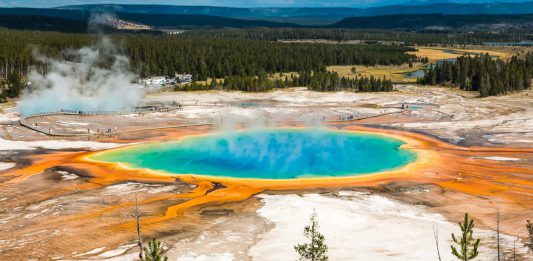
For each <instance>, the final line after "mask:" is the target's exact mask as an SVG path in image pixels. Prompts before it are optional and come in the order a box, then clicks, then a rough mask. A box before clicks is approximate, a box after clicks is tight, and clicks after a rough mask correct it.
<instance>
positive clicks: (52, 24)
mask: <svg viewBox="0 0 533 261" xmlns="http://www.w3.org/2000/svg"><path fill="white" fill-rule="evenodd" d="M101 11H102V10H100V11H97V10H95V9H88V10H71V9H39V8H0V18H2V19H0V27H7V28H16V29H33V30H56V31H68V32H83V31H84V30H85V31H87V29H84V28H88V27H87V26H86V25H87V24H88V21H89V20H90V19H91V16H92V15H93V14H94V13H98V12H101ZM114 16H115V17H116V18H118V19H122V20H126V21H131V22H137V23H140V24H145V25H149V26H151V27H155V28H156V29H195V28H196V29H197V28H257V27H269V28H346V29H400V30H417V31H420V30H423V31H441V32H449V31H463V32H464V31H477V32H480V31H489V32H524V33H533V14H511V15H509V14H478V15H471V14H454V15H445V14H440V13H434V14H395V15H378V16H354V17H348V18H344V19H339V20H334V22H331V23H329V24H326V25H301V24H296V23H288V22H286V23H282V22H279V20H275V21H271V20H267V19H250V18H233V17H222V16H214V15H205V14H189V13H188V14H167V13H159V14H158V13H128V12H114ZM69 21H72V23H69Z"/></svg>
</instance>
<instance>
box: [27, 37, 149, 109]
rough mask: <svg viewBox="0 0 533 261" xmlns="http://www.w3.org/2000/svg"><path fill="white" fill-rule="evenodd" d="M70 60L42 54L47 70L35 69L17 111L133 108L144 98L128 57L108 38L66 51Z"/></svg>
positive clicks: (29, 77) (41, 59)
mask: <svg viewBox="0 0 533 261" xmlns="http://www.w3.org/2000/svg"><path fill="white" fill-rule="evenodd" d="M66 56H67V57H69V60H70V61H61V60H56V59H52V58H48V57H44V56H40V55H35V57H36V59H38V60H39V61H41V62H42V63H44V64H46V65H47V67H48V72H47V73H46V74H43V73H40V72H38V71H37V70H35V69H33V70H32V71H31V72H30V73H29V75H28V81H29V82H31V85H30V86H29V87H28V88H26V89H25V91H24V93H23V96H22V99H21V101H20V102H19V104H18V106H17V110H18V111H19V112H20V113H21V114H23V115H28V114H32V113H39V112H53V111H58V110H60V109H67V110H80V111H115V110H125V109H131V108H134V107H135V106H136V105H138V104H139V103H140V102H141V101H142V98H143V95H144V93H143V91H142V89H141V88H140V86H139V85H138V84H134V83H132V82H133V80H134V79H135V75H134V74H133V73H132V72H131V71H130V64H129V60H128V58H127V57H125V56H124V55H120V54H118V52H117V50H116V48H115V46H114V45H113V44H112V42H111V40H110V39H109V38H105V37H104V38H103V39H102V40H101V41H100V42H99V43H98V44H97V45H96V46H92V47H84V48H81V49H79V50H71V51H67V52H66Z"/></svg>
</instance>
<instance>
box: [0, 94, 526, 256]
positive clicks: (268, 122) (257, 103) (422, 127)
mask: <svg viewBox="0 0 533 261" xmlns="http://www.w3.org/2000/svg"><path fill="white" fill-rule="evenodd" d="M397 89H398V90H397V91H395V92H391V93H349V92H337V93H317V92H310V91H307V90H305V89H302V88H295V89H289V90H284V91H273V92H268V93H240V92H220V91H210V92H173V93H160V94H153V95H150V96H148V97H146V102H150V103H153V102H169V101H176V102H179V103H181V104H183V109H182V110H177V111H172V112H167V113H151V114H145V115H136V114H132V115H114V116H95V117H80V116H52V117H41V118H32V119H30V123H32V124H37V126H39V127H41V128H47V129H58V130H59V129H60V130H62V131H69V130H72V132H80V130H82V129H87V128H89V129H104V128H105V129H107V128H111V129H113V130H114V133H112V134H110V135H107V134H106V135H91V136H72V137H50V136H46V135H44V134H40V133H36V132H34V131H31V130H28V129H27V128H24V127H22V126H20V125H19V124H17V120H18V117H19V116H18V115H17V114H16V113H15V112H14V111H13V107H12V105H10V106H4V107H3V108H2V110H3V112H4V113H3V114H1V115H0V178H2V179H1V180H2V182H4V181H5V180H6V177H4V176H3V175H2V173H1V172H2V171H7V170H9V169H12V168H14V167H15V168H16V167H20V166H23V165H25V164H28V163H29V162H28V161H27V160H24V158H25V156H26V155H31V154H41V153H49V152H52V151H58V150H68V151H78V150H98V149H105V148H111V147H116V146H120V145H121V144H127V143H133V142H140V141H144V140H150V139H155V138H157V137H158V136H160V135H163V133H162V132H160V131H158V130H159V129H161V128H168V127H178V126H179V127H180V128H181V129H183V130H181V129H180V130H176V131H183V132H190V131H191V130H190V129H188V127H186V126H187V125H190V124H198V123H200V124H213V125H212V127H209V128H214V130H224V129H225V128H232V127H234V125H235V124H236V123H241V124H245V125H246V126H250V127H262V126H272V125H277V124H279V123H281V122H285V123H287V122H291V121H295V120H297V121H303V122H305V124H306V125H308V126H321V125H327V123H325V122H324V121H336V120H339V117H340V119H342V118H343V117H347V116H349V115H353V116H354V117H355V118H357V119H361V120H359V121H356V122H352V123H350V124H367V125H370V126H377V127H381V128H394V129H401V130H408V131H414V132H422V133H424V134H427V135H430V136H434V137H438V138H439V139H442V140H445V141H447V142H450V143H454V144H458V145H461V146H466V147H469V146H486V147H522V148H531V147H533V93H531V92H522V93H517V94H512V95H507V96H498V97H489V98H483V99H480V98H477V97H476V96H475V94H473V93H469V92H463V91H459V90H456V89H445V88H430V87H419V86H414V85H399V86H397ZM402 105H409V109H406V110H403V109H401V106H402ZM341 124H342V123H341ZM206 126H207V125H206ZM209 126H210V125H209ZM195 128H196V127H195ZM198 128H201V127H198ZM487 159H488V160H491V161H495V162H507V163H509V162H512V164H515V165H517V166H532V165H533V159H532V157H531V156H530V155H529V156H525V157H524V156H523V155H520V156H517V157H512V156H508V155H506V156H505V157H503V156H499V155H492V156H490V157H488V158H487ZM523 179H524V180H526V181H529V182H530V181H532V180H533V177H529V176H524V177H523ZM191 189H192V187H190V185H187V184H184V183H179V182H178V183H175V184H174V183H173V184H150V183H137V182H122V183H119V184H112V185H106V186H102V185H100V184H94V183H92V182H91V181H90V180H88V179H87V177H84V176H83V175H80V173H73V172H70V171H69V170H65V169H57V168H55V169H49V170H47V171H46V172H44V174H43V175H37V176H32V177H31V178H29V179H27V180H25V181H23V182H21V183H19V184H14V185H12V184H10V185H6V184H2V189H0V209H1V211H0V223H1V224H2V227H1V228H0V259H4V258H11V259H15V260H26V259H30V258H33V259H39V258H44V259H46V258H55V259H78V260H86V259H90V260H102V259H110V260H134V259H135V256H136V252H137V248H136V247H135V231H128V230H124V231H122V230H121V231H118V232H113V233H111V234H109V232H106V229H109V228H110V227H112V226H113V225H114V224H116V225H118V224H120V223H121V222H124V220H131V219H132V218H133V216H132V213H133V212H132V211H133V208H132V206H131V204H129V203H131V200H132V198H133V196H134V194H135V192H138V193H140V194H142V197H143V200H146V201H147V202H149V201H150V200H156V199H157V198H160V197H168V199H166V200H164V201H157V203H147V204H143V205H142V209H143V211H145V214H146V215H155V214H157V213H161V212H162V211H164V208H165V206H167V205H168V204H175V203H176V202H179V201H180V200H181V199H180V200H177V199H172V195H173V194H176V193H186V192H188V191H190V190H191ZM530 189H531V194H532V195H533V188H530ZM435 191H438V188H435V187H431V186H418V187H417V186H411V185H408V186H400V188H391V189H390V190H385V191H384V190H383V189H379V190H376V189H371V188H341V189H336V190H328V191H295V192H292V193H283V194H279V193H270V192H267V193H264V194H260V195H258V196H254V197H252V198H250V199H248V200H246V201H244V202H235V203H227V204H223V205H216V206H206V207H203V208H200V209H198V210H196V212H197V213H195V214H194V215H193V214H191V215H187V216H185V217H183V218H180V219H177V220H172V221H170V222H166V223H165V224H164V225H162V226H160V227H157V228H155V229H153V230H151V231H150V232H148V231H147V232H146V233H147V234H148V235H147V237H149V236H156V237H158V238H159V239H161V240H162V241H163V242H164V244H165V245H166V246H167V247H168V248H169V252H168V255H169V257H170V259H171V260H274V259H278V260H280V259H281V260H286V259H294V258H295V256H294V251H293V249H292V246H293V245H295V244H296V243H299V242H302V241H303V240H304V239H303V237H302V233H303V227H304V226H305V225H306V223H307V221H308V217H309V215H310V213H311V211H312V209H316V211H317V214H318V219H319V222H320V224H321V226H322V230H321V231H323V233H324V234H325V236H326V240H327V241H326V242H327V243H328V245H329V246H330V255H331V258H332V260H337V259H339V260H369V259H372V260H406V259H409V260H430V259H435V258H436V249H435V244H434V242H433V241H432V240H433V227H434V226H435V227H436V228H437V229H438V231H439V235H440V236H439V237H440V249H441V254H442V256H443V260H449V259H451V256H450V255H449V245H450V233H451V232H456V233H457V232H458V227H457V226H456V225H454V224H453V223H456V222H457V221H458V220H455V219H454V220H451V218H455V217H457V216H460V214H458V215H457V216H453V217H452V216H450V215H441V214H439V213H440V212H441V211H442V212H446V211H444V210H445V208H446V207H450V206H451V204H453V202H454V200H455V201H461V200H473V198H472V197H462V196H461V195H455V196H454V195H448V194H446V195H448V196H449V197H450V198H453V197H455V199H451V200H450V203H449V204H450V205H448V206H438V207H435V206H432V205H431V199H430V198H431V195H433V194H434V193H436V192H435ZM302 193H308V194H302ZM526 197H531V195H526ZM124 204H125V206H124V207H120V206H122V205H124ZM115 206H119V207H117V208H116V209H115V208H113V209H112V210H109V209H108V208H109V207H115ZM104 210H105V212H102V211H104ZM460 211H462V210H460ZM465 211H466V210H465ZM81 213H105V214H99V215H96V216H95V217H94V218H92V217H91V218H89V219H88V220H89V221H88V222H83V223H80V221H75V222H74V221H71V219H69V217H76V218H78V216H79V215H81ZM503 214H504V215H503V217H504V219H505V215H513V213H503ZM532 219H533V217H532ZM77 220H79V219H77ZM58 221H61V222H64V223H61V225H58V223H57V222H58ZM104 224H105V225H104ZM184 224H185V225H184ZM493 225H494V224H489V223H488V222H483V223H482V224H481V225H480V229H478V230H476V233H475V236H477V237H481V238H482V239H483V240H482V241H483V244H482V249H481V250H482V254H481V256H480V259H482V260H490V259H491V258H492V256H493V255H494V241H495V239H494V236H495V233H494V231H492V229H494V226H493ZM520 226H521V225H520ZM517 227H519V226H517ZM86 230H89V231H90V232H87V233H85V232H84V231H86ZM383 231H387V232H383ZM514 231H515V230H511V232H510V233H511V234H514V235H518V236H521V237H522V239H523V233H514ZM106 234H108V235H106ZM80 235H84V236H80ZM145 240H147V239H145ZM515 240H516V242H515ZM520 240H521V239H520V238H516V237H513V236H512V235H504V237H503V241H502V244H503V245H504V246H503V248H504V250H505V252H506V253H507V254H508V255H510V253H511V252H512V248H513V244H515V243H516V244H515V245H516V248H517V250H516V252H517V254H518V255H519V256H520V257H521V258H524V260H526V259H527V258H528V257H527V256H526V255H527V254H525V250H524V248H523V247H522V241H520ZM362 253H364V254H362ZM2 257H3V258H2Z"/></svg>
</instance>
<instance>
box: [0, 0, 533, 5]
mask: <svg viewBox="0 0 533 261" xmlns="http://www.w3.org/2000/svg"><path fill="white" fill-rule="evenodd" d="M436 1H439V2H442V1H446V0H436ZM450 1H453V2H461V3H472V2H476V3H479V2H494V1H498V2H524V1H526V0H450ZM409 2H428V3H431V2H434V1H433V0H344V1H343V0H330V1H328V0H0V7H55V6H62V5H77V4H98V3H116V4H119V3H120V4H171V5H213V6H232V7H272V6H277V7H332V6H333V7H369V6H381V5H391V4H402V3H409Z"/></svg>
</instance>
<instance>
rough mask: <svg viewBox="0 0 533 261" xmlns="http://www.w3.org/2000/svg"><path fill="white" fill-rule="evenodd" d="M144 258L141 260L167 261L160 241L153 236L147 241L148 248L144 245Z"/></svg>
mask: <svg viewBox="0 0 533 261" xmlns="http://www.w3.org/2000/svg"><path fill="white" fill-rule="evenodd" d="M143 252H144V260H142V261H167V260H168V257H167V256H164V252H165V250H164V249H163V246H162V245H161V242H159V241H157V240H156V239H155V238H153V239H152V241H150V242H148V248H146V247H144V251H143Z"/></svg>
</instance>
